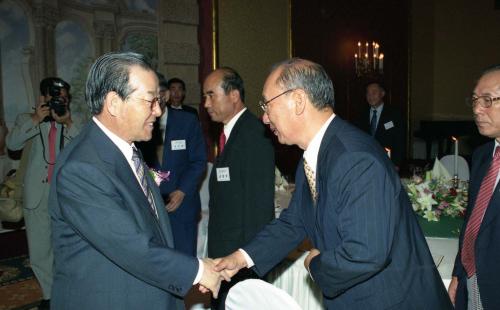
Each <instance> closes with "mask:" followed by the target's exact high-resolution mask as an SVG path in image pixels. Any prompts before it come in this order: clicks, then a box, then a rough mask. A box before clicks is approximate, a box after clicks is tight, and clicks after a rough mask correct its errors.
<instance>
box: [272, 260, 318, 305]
mask: <svg viewBox="0 0 500 310" xmlns="http://www.w3.org/2000/svg"><path fill="white" fill-rule="evenodd" d="M308 254H309V252H304V253H303V254H302V255H301V256H300V257H299V258H297V260H295V261H290V260H285V261H283V262H282V263H281V264H280V265H278V266H277V267H276V268H275V269H273V271H271V272H270V273H269V276H268V280H269V282H270V283H271V284H273V285H274V286H276V287H278V288H281V289H282V290H284V291H285V292H287V293H288V294H290V296H292V297H293V299H295V301H296V302H297V303H298V304H299V305H300V307H301V308H302V309H304V310H315V309H324V308H323V296H322V294H321V291H320V289H319V288H318V287H317V285H316V284H315V283H314V281H313V280H312V279H311V277H310V276H309V273H308V272H307V270H306V269H305V267H304V259H305V258H306V257H307V255H308Z"/></svg>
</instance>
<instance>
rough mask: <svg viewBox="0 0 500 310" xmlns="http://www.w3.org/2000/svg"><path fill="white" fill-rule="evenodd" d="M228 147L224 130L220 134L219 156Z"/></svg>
mask: <svg viewBox="0 0 500 310" xmlns="http://www.w3.org/2000/svg"><path fill="white" fill-rule="evenodd" d="M225 145H226V135H225V134H224V130H222V132H221V133H220V136H219V155H220V154H222V151H224V146H225Z"/></svg>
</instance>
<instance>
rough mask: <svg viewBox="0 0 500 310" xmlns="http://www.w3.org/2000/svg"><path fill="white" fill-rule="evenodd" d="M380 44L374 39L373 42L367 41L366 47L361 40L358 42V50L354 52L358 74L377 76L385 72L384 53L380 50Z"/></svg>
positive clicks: (358, 75)
mask: <svg viewBox="0 0 500 310" xmlns="http://www.w3.org/2000/svg"><path fill="white" fill-rule="evenodd" d="M379 50H380V44H378V43H377V42H375V41H373V42H372V44H371V48H370V44H369V43H368V42H366V43H365V45H364V49H363V46H362V44H361V42H358V52H357V53H355V54H354V67H355V69H356V76H357V77H363V76H367V77H369V76H376V75H382V74H384V54H383V53H380V52H379Z"/></svg>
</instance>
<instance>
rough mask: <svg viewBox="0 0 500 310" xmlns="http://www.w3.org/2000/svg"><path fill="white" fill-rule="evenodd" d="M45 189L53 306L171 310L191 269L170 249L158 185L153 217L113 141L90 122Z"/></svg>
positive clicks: (191, 262) (192, 263)
mask: <svg viewBox="0 0 500 310" xmlns="http://www.w3.org/2000/svg"><path fill="white" fill-rule="evenodd" d="M55 176H56V178H55V182H52V184H51V185H52V186H51V191H50V195H49V206H50V216H51V220H52V240H53V247H54V260H55V264H54V284H53V290H52V301H51V307H52V308H53V309H56V310H57V309H75V307H76V308H78V309H89V310H91V309H92V310H96V309H103V310H104V309H131V310H132V309H175V308H181V307H179V306H181V303H178V300H177V299H176V298H175V297H174V295H177V296H184V295H185V294H186V293H187V291H188V290H189V289H190V288H191V286H192V283H193V281H194V278H195V276H196V274H197V271H198V266H199V263H198V261H197V259H196V258H194V257H189V256H186V255H184V254H181V253H179V252H176V251H174V250H173V249H172V245H173V241H172V233H171V231H170V222H169V219H168V216H167V214H166V210H165V208H161V207H160V206H161V205H162V204H163V201H162V198H161V195H160V192H159V190H158V187H157V186H156V185H155V184H154V181H153V180H152V179H151V178H150V177H147V182H148V184H149V187H150V189H151V191H152V194H153V197H154V201H155V203H156V206H157V211H158V218H156V216H155V215H154V213H153V211H152V209H151V207H150V204H149V202H148V200H147V198H146V195H144V193H143V191H142V188H141V186H140V184H139V182H138V181H137V179H136V177H135V175H134V173H133V171H132V168H131V167H130V165H129V164H128V162H127V160H126V159H125V157H124V156H123V153H121V152H120V150H119V149H118V147H117V146H116V145H115V144H114V143H113V142H112V141H111V140H110V139H109V138H108V137H107V136H106V135H105V134H104V133H103V132H102V130H101V129H100V128H99V127H98V126H97V125H96V124H95V123H94V122H93V121H91V122H90V123H89V125H88V126H87V127H86V128H85V129H84V130H83V131H82V133H81V134H80V135H79V136H78V137H77V138H76V139H75V140H74V141H73V142H72V143H71V144H70V145H69V146H68V147H66V148H65V149H64V150H63V152H62V153H61V154H60V156H59V159H58V162H57V165H56V169H55Z"/></svg>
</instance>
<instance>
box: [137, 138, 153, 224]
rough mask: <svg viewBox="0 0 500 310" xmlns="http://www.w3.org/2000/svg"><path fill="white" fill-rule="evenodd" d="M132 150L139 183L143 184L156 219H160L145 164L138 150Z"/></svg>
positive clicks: (143, 189)
mask: <svg viewBox="0 0 500 310" xmlns="http://www.w3.org/2000/svg"><path fill="white" fill-rule="evenodd" d="M132 149H133V153H132V162H133V163H134V168H135V172H136V173H137V177H138V178H139V183H140V184H141V187H142V191H143V192H144V195H146V197H147V198H148V201H149V205H150V206H151V209H152V210H153V212H154V214H155V215H156V217H158V211H157V210H156V205H155V201H154V199H153V194H152V193H151V190H150V189H149V186H148V182H147V180H146V178H147V175H146V169H145V167H144V166H145V165H144V162H143V161H142V159H141V156H140V154H139V151H138V150H137V148H135V147H133V148H132Z"/></svg>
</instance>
